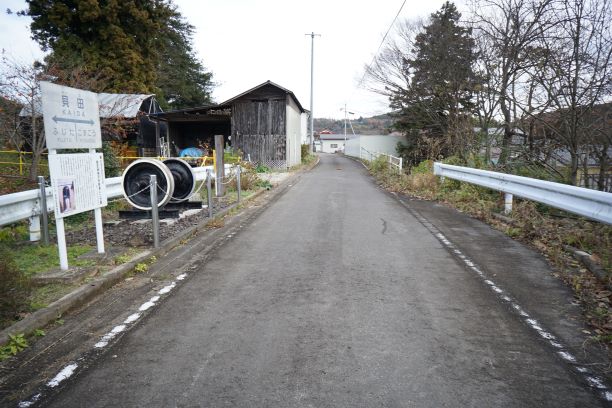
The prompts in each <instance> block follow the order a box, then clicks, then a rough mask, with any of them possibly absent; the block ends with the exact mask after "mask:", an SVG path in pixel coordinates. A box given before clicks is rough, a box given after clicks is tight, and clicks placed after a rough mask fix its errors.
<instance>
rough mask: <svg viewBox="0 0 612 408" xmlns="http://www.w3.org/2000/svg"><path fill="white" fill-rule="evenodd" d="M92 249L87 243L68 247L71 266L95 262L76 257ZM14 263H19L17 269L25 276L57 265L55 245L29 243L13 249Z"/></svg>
mask: <svg viewBox="0 0 612 408" xmlns="http://www.w3.org/2000/svg"><path fill="white" fill-rule="evenodd" d="M91 249H92V247H91V246H89V245H79V246H75V245H71V246H69V247H68V262H69V264H70V265H71V266H83V267H85V266H91V265H93V264H94V263H95V261H93V260H86V259H77V258H78V257H79V256H81V255H83V254H85V253H87V252H89V251H90V250H91ZM13 257H14V260H15V263H16V264H17V265H19V269H20V270H21V272H22V273H24V274H25V275H26V276H31V275H34V274H36V273H40V272H43V271H46V270H49V269H51V268H54V267H57V266H58V265H59V254H58V251H57V245H49V246H42V245H31V246H24V247H22V248H19V250H18V251H13Z"/></svg>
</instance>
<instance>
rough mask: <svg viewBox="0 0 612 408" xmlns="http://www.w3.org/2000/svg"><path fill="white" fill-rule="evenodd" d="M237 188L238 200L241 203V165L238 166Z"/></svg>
mask: <svg viewBox="0 0 612 408" xmlns="http://www.w3.org/2000/svg"><path fill="white" fill-rule="evenodd" d="M236 189H237V190H238V199H237V202H238V203H240V166H237V167H236Z"/></svg>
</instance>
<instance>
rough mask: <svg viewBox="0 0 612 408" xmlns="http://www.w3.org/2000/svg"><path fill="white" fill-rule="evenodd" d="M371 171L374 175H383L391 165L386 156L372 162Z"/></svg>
mask: <svg viewBox="0 0 612 408" xmlns="http://www.w3.org/2000/svg"><path fill="white" fill-rule="evenodd" d="M369 169H370V171H372V172H374V173H381V172H383V171H385V170H387V169H389V163H388V161H387V159H386V158H385V156H378V157H377V158H375V159H374V160H372V161H371V162H370V164H369Z"/></svg>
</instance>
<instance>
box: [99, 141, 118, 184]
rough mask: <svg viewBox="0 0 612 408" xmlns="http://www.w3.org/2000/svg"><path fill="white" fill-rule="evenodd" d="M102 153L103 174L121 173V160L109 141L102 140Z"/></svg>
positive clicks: (114, 175)
mask: <svg viewBox="0 0 612 408" xmlns="http://www.w3.org/2000/svg"><path fill="white" fill-rule="evenodd" d="M102 155H103V156H104V176H105V177H117V176H120V175H121V162H120V161H119V157H117V154H116V153H115V150H113V147H112V146H111V145H110V143H109V142H102Z"/></svg>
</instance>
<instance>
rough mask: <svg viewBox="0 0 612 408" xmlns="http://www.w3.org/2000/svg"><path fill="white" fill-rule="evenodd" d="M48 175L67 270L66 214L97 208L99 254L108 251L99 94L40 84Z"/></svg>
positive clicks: (95, 211)
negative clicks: (98, 150) (60, 151)
mask: <svg viewBox="0 0 612 408" xmlns="http://www.w3.org/2000/svg"><path fill="white" fill-rule="evenodd" d="M40 89H41V94H42V108H43V119H44V124H45V137H46V140H47V148H48V149H49V174H50V175H51V187H52V189H53V197H54V198H55V221H56V227H57V246H58V249H59V257H60V268H61V269H62V270H67V269H68V251H67V250H66V236H65V231H64V217H66V216H69V215H74V214H78V213H81V212H84V211H89V210H92V209H93V210H94V214H95V220H96V238H97V244H98V253H100V254H103V253H104V236H103V232H102V210H101V208H102V207H104V206H106V204H107V198H106V188H105V184H104V159H103V157H102V154H101V153H96V148H100V147H102V134H101V131H100V116H99V112H98V97H97V96H96V94H95V93H93V92H89V91H84V90H81V89H75V88H69V87H66V86H60V85H55V84H52V83H50V82H41V83H40ZM58 149H89V153H76V154H57V150H58Z"/></svg>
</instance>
